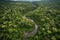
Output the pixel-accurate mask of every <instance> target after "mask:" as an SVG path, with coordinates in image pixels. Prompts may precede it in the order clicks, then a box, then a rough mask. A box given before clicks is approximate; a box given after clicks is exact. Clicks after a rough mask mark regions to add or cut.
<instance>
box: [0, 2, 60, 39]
mask: <svg viewBox="0 0 60 40" xmlns="http://www.w3.org/2000/svg"><path fill="white" fill-rule="evenodd" d="M38 5H39V6H37V5H35V4H33V3H29V2H25V3H24V2H21V3H19V2H16V3H14V4H12V3H10V4H3V5H2V4H0V40H22V38H23V35H24V32H25V31H26V30H29V31H32V30H33V29H34V24H35V23H36V24H38V26H39V29H38V33H37V34H36V35H34V36H33V37H29V38H28V40H59V39H60V10H56V9H54V8H51V7H49V6H43V4H38ZM28 19H29V20H28ZM30 19H32V20H34V22H35V23H34V22H31V21H30Z"/></svg>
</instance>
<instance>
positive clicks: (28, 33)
mask: <svg viewBox="0 0 60 40" xmlns="http://www.w3.org/2000/svg"><path fill="white" fill-rule="evenodd" d="M28 20H30V19H28ZM30 21H32V22H34V21H33V20H30ZM34 23H35V22H34ZM37 31H38V25H37V24H36V23H35V28H34V30H33V31H32V32H30V31H26V32H25V33H24V35H23V40H28V37H32V36H34V35H35V34H36V33H37Z"/></svg>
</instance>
